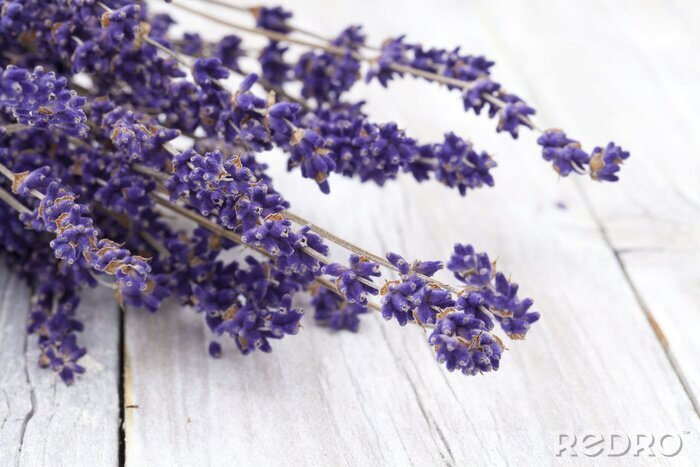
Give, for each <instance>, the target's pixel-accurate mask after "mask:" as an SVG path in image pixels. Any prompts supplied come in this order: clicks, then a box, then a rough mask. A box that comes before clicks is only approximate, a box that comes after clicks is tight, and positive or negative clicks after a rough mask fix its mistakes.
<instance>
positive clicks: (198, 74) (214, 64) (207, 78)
mask: <svg viewBox="0 0 700 467" xmlns="http://www.w3.org/2000/svg"><path fill="white" fill-rule="evenodd" d="M192 76H193V77H194V80H195V81H196V82H197V83H198V84H199V85H201V86H203V87H204V88H209V87H211V86H212V85H213V83H214V82H215V81H216V80H219V79H226V78H228V76H229V71H228V70H227V69H226V68H224V66H223V64H222V62H221V60H220V59H218V58H199V59H197V60H195V62H194V70H193V73H192Z"/></svg>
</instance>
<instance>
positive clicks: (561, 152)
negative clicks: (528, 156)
mask: <svg viewBox="0 0 700 467" xmlns="http://www.w3.org/2000/svg"><path fill="white" fill-rule="evenodd" d="M537 144H539V145H540V146H542V157H543V158H544V160H546V161H550V162H552V164H553V167H554V170H556V171H557V173H558V174H559V175H561V176H562V177H566V176H567V175H569V174H570V173H571V172H575V171H583V170H584V168H585V166H586V165H588V163H589V159H590V157H589V155H588V154H586V152H585V151H583V150H582V149H581V143H579V142H578V141H576V140H573V139H570V138H569V137H567V136H566V134H565V133H564V132H563V131H561V130H547V131H545V132H544V133H543V134H542V136H540V137H539V138H537Z"/></svg>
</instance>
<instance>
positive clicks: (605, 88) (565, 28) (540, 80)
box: [482, 1, 700, 412]
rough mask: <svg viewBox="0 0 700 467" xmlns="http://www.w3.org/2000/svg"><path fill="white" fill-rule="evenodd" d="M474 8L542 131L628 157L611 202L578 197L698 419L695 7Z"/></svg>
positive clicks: (596, 189)
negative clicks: (550, 128)
mask: <svg viewBox="0 0 700 467" xmlns="http://www.w3.org/2000/svg"><path fill="white" fill-rule="evenodd" d="M483 3H484V9H483V12H484V14H483V16H482V17H484V18H485V20H486V21H485V23H486V24H488V28H489V30H490V31H491V35H492V37H494V38H495V39H496V40H495V42H496V43H498V44H499V45H500V48H502V49H503V51H504V53H503V58H504V61H507V62H508V63H509V64H512V66H513V67H514V68H516V69H517V70H518V73H519V74H521V75H522V77H523V79H525V80H526V82H529V83H537V84H536V85H535V84H532V85H530V86H529V87H528V91H529V92H531V94H532V96H533V100H535V101H536V102H538V103H539V109H540V110H541V114H542V118H543V119H544V120H546V121H547V122H565V123H566V127H572V128H576V131H577V134H580V135H581V138H582V139H583V140H584V141H592V142H598V144H599V145H603V144H605V143H606V142H607V141H608V140H609V138H611V137H614V138H616V139H617V140H618V141H619V142H621V143H622V142H624V144H625V145H626V147H627V148H628V149H629V150H630V151H632V153H633V155H634V158H633V159H631V160H630V161H629V164H626V166H625V167H624V172H623V175H622V177H623V183H620V184H619V185H618V186H615V187H614V188H615V189H614V190H611V189H609V187H606V186H597V185H592V184H590V183H579V184H577V186H578V187H579V190H580V192H581V193H582V194H583V196H584V199H585V200H586V203H587V205H588V207H589V209H590V210H591V212H592V213H593V215H594V218H595V220H596V223H597V225H598V226H599V228H600V229H601V231H602V233H603V235H604V237H605V240H606V242H607V243H608V244H609V246H610V247H611V248H612V249H613V250H614V252H615V255H616V256H617V259H618V261H619V262H620V265H621V266H622V267H623V268H624V271H625V274H626V275H627V277H626V279H627V282H628V283H630V285H631V287H632V288H633V289H634V292H635V294H636V295H637V301H638V302H639V303H640V306H642V308H643V309H644V312H645V314H646V315H647V317H648V319H649V321H650V323H651V324H652V326H654V327H655V328H656V329H657V333H658V335H659V339H660V340H661V341H662V343H663V346H664V350H665V352H666V353H667V354H668V358H669V359H670V361H671V362H672V363H673V365H674V367H675V370H676V372H677V373H678V375H679V378H680V379H681V380H682V381H683V384H684V386H685V388H686V390H687V391H688V393H689V395H690V396H691V398H692V400H693V403H694V406H695V411H696V412H698V411H699V410H700V406H699V405H698V397H700V365H698V364H697V357H696V356H697V355H699V354H700V343H699V342H698V339H697V337H696V336H698V335H700V272H698V271H699V266H698V265H699V264H700V157H698V153H699V152H700V133H699V132H698V131H696V130H695V126H696V122H697V118H698V113H697V112H694V109H696V108H697V106H698V105H700V93H698V91H697V83H698V77H700V63H699V62H698V61H697V60H689V59H688V57H689V55H688V54H689V53H692V51H696V50H698V47H700V31H699V30H698V28H697V24H698V23H697V21H693V18H695V20H697V19H698V18H699V17H700V16H699V15H698V14H699V13H700V8H698V4H697V3H696V2H687V1H684V2H676V3H675V4H671V3H665V2H648V3H647V4H645V7H644V8H633V7H631V4H630V3H628V2H596V3H593V4H591V7H590V12H589V13H588V14H587V15H581V14H580V13H581V11H580V10H579V9H578V8H577V9H571V8H565V7H563V5H557V4H552V2H546V1H538V2H527V4H524V3H520V2H512V3H513V4H512V5H510V4H509V5H508V7H507V8H506V6H505V5H502V4H498V2H483ZM547 17H548V18H549V20H547V21H545V20H544V18H547ZM555 19H556V20H555ZM533 24H537V25H538V27H537V31H538V32H539V33H538V34H531V33H530V31H531V27H532V25H533ZM552 38H557V42H553V41H552ZM562 44H564V45H562ZM533 50H536V51H539V52H540V53H530V52H531V51H533ZM572 55H576V56H580V57H582V58H581V59H580V60H571V56H572ZM593 83H600V84H597V85H595V86H591V85H592V84H593ZM569 122H570V123H571V124H570V123H569ZM601 123H603V124H601ZM562 125H564V123H562ZM584 138H585V139H584Z"/></svg>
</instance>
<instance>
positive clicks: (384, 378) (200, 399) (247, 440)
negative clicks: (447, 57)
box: [126, 1, 700, 465]
mask: <svg viewBox="0 0 700 467" xmlns="http://www.w3.org/2000/svg"><path fill="white" fill-rule="evenodd" d="M300 3H301V4H300ZM512 3H514V2H508V3H507V4H506V5H504V6H503V7H502V8H503V9H502V10H501V8H500V7H499V8H498V11H496V12H493V11H489V10H488V9H487V7H486V4H485V2H484V4H476V3H470V4H466V5H465V4H462V3H459V2H451V3H449V4H446V8H445V11H440V12H435V11H433V9H432V7H431V6H430V5H428V4H421V3H418V2H402V4H401V9H402V14H401V15H400V18H397V19H396V22H395V21H387V20H386V18H396V3H393V2H368V1H360V2H353V3H352V4H351V3H347V4H333V5H332V6H331V5H327V6H319V5H314V6H312V5H310V4H308V5H307V4H306V3H305V2H295V4H294V5H293V7H294V9H295V11H297V12H298V13H297V15H298V18H299V19H298V24H300V25H302V26H307V27H312V28H315V29H317V30H321V32H324V33H327V34H328V33H332V32H333V31H335V30H339V29H341V28H342V27H343V26H344V25H346V24H347V23H349V22H353V21H355V22H360V21H361V22H363V23H364V24H366V26H367V30H368V31H369V32H370V33H371V34H372V38H373V39H374V41H375V42H378V41H379V40H381V39H382V38H383V37H387V36H389V35H392V34H395V33H396V32H397V29H396V28H397V27H399V25H398V22H400V23H401V24H400V27H401V30H402V31H412V32H413V31H415V33H414V34H412V38H413V39H415V40H417V41H422V42H425V43H429V44H445V45H450V44H467V45H469V49H470V50H478V51H483V53H485V54H487V55H488V56H491V57H495V58H498V59H499V67H498V68H497V69H498V72H497V73H498V78H499V79H502V80H503V81H504V82H506V83H510V84H509V89H513V90H518V91H519V90H523V95H524V97H526V98H528V99H530V100H532V101H534V102H537V103H538V104H539V99H538V98H539V97H540V91H537V90H538V89H539V88H540V86H542V91H541V93H544V92H545V91H544V90H546V92H547V97H546V98H545V99H544V101H545V102H544V105H545V107H544V109H545V113H544V115H543V118H544V117H548V116H549V115H548V114H547V113H546V111H547V110H548V109H549V107H548V106H547V104H549V103H550V102H551V103H552V107H554V104H555V103H558V104H561V102H562V101H563V100H564V99H565V98H566V96H568V95H569V94H571V93H572V90H571V86H566V87H564V86H559V87H553V88H552V87H549V86H548V84H549V81H547V82H545V83H540V82H539V81H538V80H539V78H538V77H537V76H533V75H525V74H523V73H521V69H520V68H521V67H520V66H519V65H520V62H519V61H518V62H516V61H515V59H513V58H512V57H511V54H512V53H513V52H511V51H510V49H509V47H512V45H511V42H516V41H517V40H518V38H519V36H520V35H522V34H524V31H523V29H525V28H527V29H533V28H534V29H535V30H537V28H538V26H537V25H538V24H539V23H534V21H536V20H537V21H540V22H545V21H548V22H551V21H553V20H554V18H553V16H554V15H555V14H557V13H556V12H551V13H550V14H549V16H547V15H546V14H544V13H547V12H546V11H545V12H543V11H541V10H535V11H536V12H539V13H540V17H539V18H534V16H536V13H531V14H530V15H529V16H528V18H530V20H529V22H527V23H525V26H521V28H520V29H519V30H518V32H517V33H515V32H514V31H509V32H508V34H510V35H508V36H507V39H506V38H504V37H505V36H504V35H505V34H506V32H504V29H507V28H508V27H511V26H512V23H517V21H518V19H519V18H521V17H520V16H518V14H516V13H515V12H518V13H520V11H519V10H518V9H514V10H513V12H510V13H508V12H507V8H506V6H507V5H511V4H512ZM596 5H598V4H593V3H591V4H590V11H589V12H588V14H589V15H596V14H597V10H596ZM447 6H449V8H447ZM523 9H524V8H523ZM542 10H543V9H542ZM366 11H373V12H374V14H373V15H371V16H370V17H368V16H367V15H366V14H364V13H363V12H366ZM446 12H448V14H445V13H446ZM506 13H507V14H508V15H509V17H508V18H507V19H503V18H502V17H501V16H502V15H505V14H506ZM584 13H585V11H584ZM559 14H561V13H559ZM577 14H581V12H580V11H577ZM438 17H439V24H437V18H438ZM426 18H435V21H436V24H432V22H430V21H426ZM501 21H503V24H502V25H501ZM611 21H612V20H611ZM426 24H428V26H429V27H426ZM496 25H498V27H496ZM530 35H532V34H530ZM538 40H540V41H547V40H549V41H552V40H553V39H552V37H551V36H550V38H549V39H547V38H546V37H540V38H539V39H538ZM567 46H568V44H563V45H561V49H562V52H561V53H565V52H566V50H567ZM548 52H549V51H548V50H543V49H542V48H540V49H538V48H536V47H534V46H533V47H532V48H528V50H527V53H525V51H523V50H519V53H520V55H521V56H522V57H527V58H528V63H529V60H533V61H534V62H535V63H539V62H541V63H545V62H546V60H547V53H548ZM532 56H534V57H536V58H532V59H530V57H532ZM596 58H597V57H595V56H586V55H584V57H583V58H582V59H580V60H578V61H577V64H578V66H581V67H585V66H588V67H592V66H593V64H594V63H595V59H596ZM584 59H585V60H586V61H584V62H581V60H584ZM528 63H523V64H522V68H525V67H526V65H528ZM616 71H617V72H618V73H623V72H624V71H625V70H624V69H622V70H616ZM633 71H634V70H632V69H630V70H629V71H628V73H631V72H633ZM552 75H553V78H551V79H550V81H551V80H553V79H556V78H555V76H556V74H555V73H552ZM565 77H567V78H569V76H568V75H566V74H565ZM600 82H601V83H604V82H605V81H602V80H601V81H600ZM569 84H571V83H569ZM578 86H579V87H581V83H580V82H579V84H578ZM601 86H602V84H601ZM574 89H577V88H576V87H575V86H574ZM589 89H590V86H588V85H586V87H585V89H583V90H582V91H581V94H582V97H581V98H582V99H585V97H583V95H585V93H584V92H583V91H585V90H589ZM596 92H597V91H595V90H594V92H593V95H594V97H595V95H596ZM354 96H355V97H358V98H359V97H366V98H368V100H369V101H370V102H371V105H370V107H369V109H370V111H371V114H372V115H373V116H375V117H376V118H377V119H380V120H381V119H394V120H397V121H398V122H399V123H400V124H401V125H402V126H406V127H407V128H409V130H410V131H411V132H412V134H413V135H415V136H416V137H418V138H420V139H421V140H422V141H430V140H435V139H437V138H439V137H440V135H441V133H442V132H443V131H445V130H446V129H454V130H455V131H458V132H459V133H460V134H464V135H469V134H472V135H474V139H475V141H476V143H477V145H478V146H479V147H480V148H486V149H489V150H491V151H494V152H495V154H496V156H497V158H498V159H497V160H498V162H499V164H500V167H499V168H498V169H497V171H496V177H497V186H496V188H494V189H492V190H483V191H481V192H478V193H474V194H473V195H470V196H469V197H468V198H467V199H461V198H459V197H457V196H456V194H455V193H453V192H450V191H449V190H447V189H444V188H441V187H439V186H435V185H429V184H425V185H418V184H416V183H413V182H411V181H410V180H405V179H404V180H401V181H400V182H398V183H392V184H389V185H387V186H386V187H385V188H384V189H383V190H380V189H377V188H376V187H371V186H363V187H361V188H358V186H357V185H356V184H355V183H354V182H350V181H346V180H341V179H339V178H338V177H335V178H334V179H333V180H332V194H331V195H330V196H327V197H320V196H319V195H318V194H317V192H316V188H315V187H314V186H313V184H312V183H310V182H308V181H304V180H300V179H298V176H297V175H285V174H284V173H283V170H282V164H281V161H282V159H283V156H281V155H278V154H275V153H272V154H269V155H268V156H265V157H266V161H269V162H270V163H271V164H272V165H273V166H275V177H276V180H278V181H277V185H278V187H280V189H281V191H282V192H284V193H286V194H288V197H289V199H290V201H291V202H292V205H293V206H294V207H295V209H296V210H297V211H298V212H299V213H300V214H302V215H304V216H305V217H307V218H309V219H312V220H313V221H315V222H317V223H318V224H320V225H322V226H325V227H328V228H330V229H331V230H334V231H336V232H337V233H339V234H341V235H342V236H344V237H346V238H348V239H350V240H351V241H354V242H355V243H359V244H362V245H364V246H366V247H367V248H370V249H372V250H374V251H386V249H387V248H392V249H397V250H400V251H401V252H403V253H405V254H406V255H407V256H408V257H410V258H430V259H433V258H445V257H446V256H447V255H448V254H449V249H450V246H451V244H452V243H454V242H456V241H471V242H474V243H475V244H476V245H477V246H479V247H480V248H483V249H485V250H487V251H489V252H492V253H494V254H496V255H499V256H500V258H501V260H499V264H500V265H501V267H503V268H504V269H505V270H506V271H510V272H512V275H513V277H514V278H515V279H516V280H517V281H519V282H520V283H521V286H522V289H523V290H524V291H526V292H527V293H529V294H531V295H532V296H534V297H535V298H536V301H537V306H538V308H539V309H540V310H541V311H542V312H543V320H542V322H541V323H540V324H539V325H538V328H537V329H536V330H534V331H533V333H532V336H531V337H530V338H529V339H528V341H527V342H524V343H510V344H509V347H510V348H511V351H509V352H507V354H506V356H505V357H504V360H503V368H502V370H501V371H499V373H498V374H496V375H488V376H484V377H481V378H472V379H469V378H464V377H461V376H460V375H452V374H447V373H446V372H444V371H443V370H442V369H440V368H439V367H438V366H437V365H436V364H435V362H434V355H433V354H432V351H431V349H430V348H429V347H428V346H427V345H426V343H425V336H423V335H422V334H421V332H420V331H419V330H416V329H410V328H403V329H402V328H399V327H398V326H396V325H394V324H393V323H383V322H381V320H380V319H379V318H378V317H377V316H372V317H367V319H365V320H364V323H363V328H362V330H361V331H360V333H358V334H357V335H348V334H338V335H331V334H330V333H329V332H327V331H326V330H324V329H319V328H317V327H315V326H314V325H313V324H312V323H309V322H308V321H309V320H308V319H307V323H306V326H305V329H304V332H303V333H302V334H301V335H300V336H297V337H292V338H288V339H285V340H284V341H283V342H281V343H279V344H278V345H277V346H276V348H275V351H274V352H273V354H272V355H269V356H268V355H256V356H253V357H247V358H243V357H240V356H237V355H235V350H234V349H233V348H232V347H231V346H227V347H226V349H227V352H226V355H225V357H224V358H223V359H222V360H219V361H212V360H211V359H208V358H207V357H206V345H207V342H208V338H207V337H206V332H205V330H204V329H203V327H202V325H201V319H200V318H199V317H197V316H193V314H194V313H193V312H192V311H191V310H180V309H178V308H177V307H173V308H171V309H170V311H169V312H167V313H163V314H160V315H156V316H148V315H145V314H142V313H139V312H137V311H130V314H129V317H128V319H127V339H126V345H127V349H128V352H129V379H128V380H129V381H130V385H129V386H128V388H127V389H128V393H127V394H128V395H129V401H130V403H132V404H138V406H139V407H138V409H134V410H131V411H129V412H128V416H127V422H128V423H127V433H128V438H127V445H126V447H127V463H129V464H133V465H140V464H142V463H158V464H160V463H162V464H168V463H173V462H182V463H193V462H195V463H196V462H199V463H210V464H213V465H223V464H227V463H244V462H260V463H262V464H274V463H283V464H297V463H302V462H303V463H310V464H313V465H319V464H333V465H337V464H342V465H358V464H359V465H363V464H369V463H372V464H376V463H389V464H401V465H403V464H428V465H434V464H448V465H461V464H470V465H471V464H477V465H492V464H497V465H503V464H508V463H523V464H549V463H554V462H555V460H557V458H556V457H554V453H555V451H556V442H557V438H558V435H559V434H560V433H575V434H579V435H582V434H585V433H589V432H594V433H598V432H600V433H613V432H623V433H628V434H630V436H635V435H636V434H637V433H665V432H666V431H668V432H671V433H674V434H680V433H683V432H684V430H689V431H690V432H691V435H688V436H687V438H686V439H684V441H685V446H684V451H683V453H682V455H683V456H687V457H684V458H685V459H686V460H688V459H692V458H693V456H694V455H697V453H698V452H700V451H699V444H698V438H697V436H692V433H697V428H698V426H699V423H698V416H697V414H696V413H695V412H694V410H693V405H692V402H691V399H690V398H689V397H688V395H687V393H686V388H684V386H683V384H681V381H680V380H679V378H678V376H677V374H676V373H675V371H674V367H673V364H672V362H671V361H670V360H669V358H668V355H667V354H666V353H665V352H664V348H663V346H662V344H661V343H660V342H659V340H658V339H657V337H656V334H655V331H654V329H653V328H652V326H650V323H649V320H648V319H647V316H646V315H645V310H644V307H643V306H642V304H641V303H640V301H639V297H638V296H637V290H636V287H634V283H632V282H631V281H630V278H629V277H628V276H627V275H626V271H625V270H623V268H621V263H620V261H619V257H618V255H617V254H616V251H614V250H613V249H612V248H611V245H610V241H609V238H608V237H607V236H606V235H605V232H604V228H605V227H604V225H603V224H602V222H603V221H601V219H600V218H599V214H598V213H599V212H602V211H603V209H606V208H607V207H608V206H599V205H603V204H606V199H600V198H599V199H593V197H592V195H589V194H588V191H585V190H589V189H588V188H581V187H580V186H579V184H578V183H577V182H576V181H573V180H557V178H556V176H555V174H554V173H552V172H551V169H549V168H548V167H547V166H546V164H545V163H544V162H542V161H541V160H539V155H538V151H537V148H536V145H535V144H534V136H533V135H523V137H522V138H521V139H522V140H523V141H518V142H512V141H509V140H508V139H507V138H506V137H501V136H497V135H494V134H493V125H494V124H493V122H488V121H486V122H484V121H483V119H481V120H476V119H473V118H471V117H468V116H465V115H464V113H463V112H462V111H461V109H460V105H459V102H458V99H457V98H456V96H455V95H453V94H449V93H447V92H445V91H444V90H442V89H438V88H437V87H435V86H429V85H427V84H425V83H421V82H411V81H406V82H399V83H396V84H395V85H392V88H391V89H390V90H389V91H383V90H378V89H377V88H376V87H375V86H368V87H360V89H358V90H357V91H355V94H354ZM417 96H421V97H420V98H419V97H417ZM436 109H440V111H439V112H437V111H436ZM594 110H595V109H593V108H590V109H588V110H587V112H581V113H580V114H579V113H577V114H576V115H571V117H570V118H569V119H568V121H567V120H566V119H565V120H564V121H562V123H561V125H566V127H567V128H576V129H579V126H580V127H581V131H580V137H581V138H582V139H584V138H586V139H585V141H588V140H589V139H588V138H589V137H594V136H599V135H596V134H593V132H592V131H589V133H588V134H587V132H586V128H587V126H586V123H587V121H589V122H592V121H596V120H593V119H592V117H593V115H595V113H594ZM609 113H610V114H611V115H610V123H609V125H613V124H614V123H615V122H616V114H615V113H613V112H612V111H610V112H609ZM617 115H625V116H626V118H634V117H635V115H631V116H629V115H628V114H627V113H626V112H625V113H623V112H622V110H620V111H619V113H618V114H617ZM563 116H564V117H566V116H567V115H566V114H564V115H563ZM606 118H607V117H606ZM587 119H588V120H587ZM615 129H617V128H615ZM610 134H614V135H618V134H619V133H618V132H615V131H613V128H610ZM619 137H620V138H621V139H622V140H626V141H634V136H630V135H627V138H626V139H625V134H623V135H621V136H619ZM592 140H593V141H598V139H592ZM631 149H633V150H634V149H635V148H634V147H632V148H631ZM635 155H636V154H635ZM637 157H638V156H637ZM657 163H658V161H657ZM632 165H633V164H630V166H632ZM626 169H628V167H626ZM633 175H634V174H632V176H630V174H629V173H626V174H625V176H626V177H627V178H628V179H629V178H632V179H633V181H631V182H630V181H629V180H626V181H623V183H622V184H620V185H618V186H608V187H605V188H602V187H601V188H598V187H595V189H594V190H598V189H599V190H606V191H605V193H609V194H610V195H608V196H615V195H614V193H616V192H617V191H616V190H619V189H621V187H622V186H625V184H626V183H627V184H634V183H635V181H634V176H633ZM584 183H585V181H584V182H582V183H581V184H580V185H581V186H583V185H584ZM589 184H590V182H589ZM630 189H634V188H633V187H628V188H626V189H624V188H623V190H630ZM310 200H313V202H311V201H310ZM557 202H560V203H563V204H564V205H566V208H565V209H561V208H559V207H557ZM608 204H609V203H608ZM650 223H651V221H650ZM650 225H653V224H650ZM659 229H662V227H660V228H659ZM671 268H672V266H670V265H669V266H668V269H671ZM696 276H697V275H696ZM670 277H674V276H670ZM669 280H672V279H669ZM691 281H692V280H691ZM642 285H644V286H647V285H648V284H642V283H639V286H640V287H641V286H642ZM657 285H658V284H657ZM646 292H647V293H649V294H653V293H654V292H653V291H652V290H650V289H646ZM658 300H663V298H662V297H660V296H659V298H658ZM153 348H158V349H159V350H161V351H160V352H153V351H150V350H149V349H153ZM166 349H167V350H166ZM164 391H165V393H164ZM152 446H160V447H161V449H158V450H157V451H154V450H152V449H151V447H152ZM634 460H635V459H633V458H630V459H629V460H626V459H625V460H622V463H629V464H630V465H632V464H634V463H635V462H634ZM654 460H655V461H656V462H658V463H665V462H666V461H667V459H664V458H658V457H657V458H656V459H654ZM599 461H600V459H597V460H596V462H597V463H599ZM616 462H618V463H619V461H617V460H616Z"/></svg>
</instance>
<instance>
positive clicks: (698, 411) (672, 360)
mask: <svg viewBox="0 0 700 467" xmlns="http://www.w3.org/2000/svg"><path fill="white" fill-rule="evenodd" d="M576 189H577V191H578V192H579V193H580V195H581V197H582V198H583V202H584V204H585V205H586V209H587V210H588V212H589V213H590V215H591V217H592V218H593V221H594V222H595V223H596V225H597V227H598V231H599V232H600V234H601V237H602V238H603V241H604V242H605V245H606V246H607V247H608V248H609V249H610V251H611V252H612V254H613V256H614V257H615V261H616V262H617V264H618V266H619V267H620V271H621V272H622V276H623V277H624V279H625V282H626V283H627V286H628V287H629V288H630V290H631V291H632V294H633V295H634V299H635V301H636V302H637V304H638V305H639V308H640V309H641V310H642V313H644V316H645V317H646V319H647V323H648V324H649V326H650V327H651V329H652V331H653V332H654V336H655V337H656V340H657V342H658V343H659V345H660V346H661V349H662V350H663V352H664V355H666V358H667V360H668V362H669V364H670V365H671V369H672V370H673V373H674V374H675V375H676V377H677V378H678V381H679V382H680V384H681V387H682V388H683V391H684V392H685V394H686V396H688V399H689V400H690V404H691V405H692V406H693V411H694V412H695V415H696V416H697V417H698V418H699V419H700V405H699V404H698V400H697V399H696V397H695V395H694V393H693V390H692V388H691V387H690V384H689V383H688V380H687V378H686V377H685V375H684V374H683V370H682V368H681V367H680V366H679V365H678V362H677V361H676V357H675V356H674V355H673V351H672V350H671V348H670V346H669V345H668V340H667V339H666V336H665V335H664V333H663V330H662V329H661V326H659V324H658V322H657V321H656V319H655V318H654V315H653V313H652V312H651V309H650V308H649V307H648V306H647V304H646V302H645V301H644V298H642V295H641V293H640V292H639V289H637V287H636V285H635V284H634V281H633V280H632V277H631V276H630V275H629V272H628V271H627V266H625V262H624V260H623V259H622V256H621V254H620V251H618V250H617V249H616V248H615V246H614V245H613V243H612V241H611V240H610V236H609V235H608V231H607V230H606V228H605V225H604V223H603V221H602V219H600V218H599V217H598V214H597V213H596V211H595V209H594V208H593V205H592V203H591V202H590V200H589V199H588V196H587V195H586V193H585V191H584V190H583V189H582V188H581V187H580V186H579V185H578V183H577V184H576Z"/></svg>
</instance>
